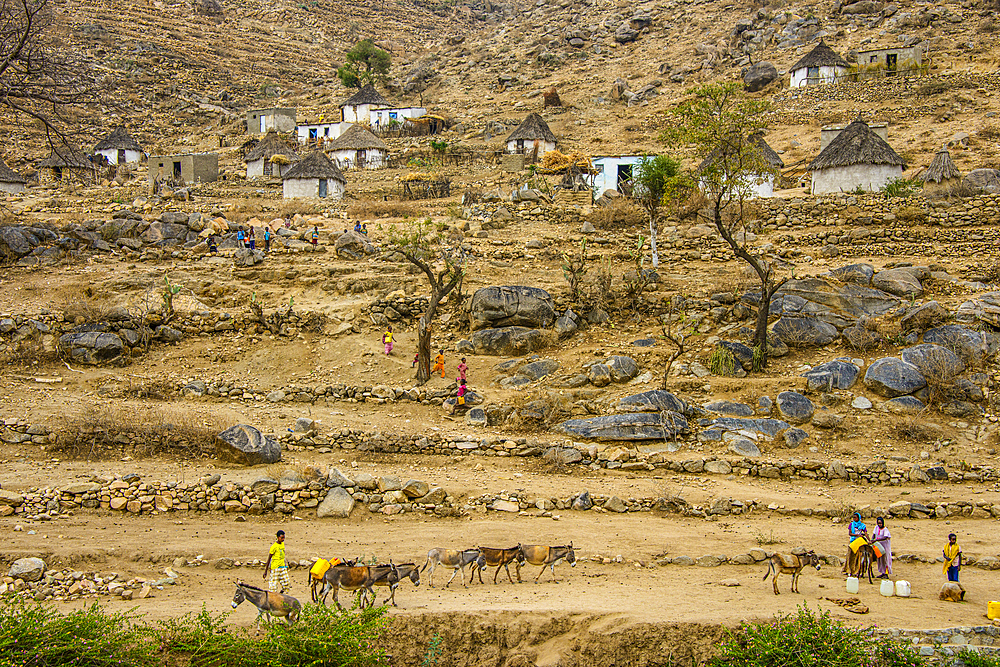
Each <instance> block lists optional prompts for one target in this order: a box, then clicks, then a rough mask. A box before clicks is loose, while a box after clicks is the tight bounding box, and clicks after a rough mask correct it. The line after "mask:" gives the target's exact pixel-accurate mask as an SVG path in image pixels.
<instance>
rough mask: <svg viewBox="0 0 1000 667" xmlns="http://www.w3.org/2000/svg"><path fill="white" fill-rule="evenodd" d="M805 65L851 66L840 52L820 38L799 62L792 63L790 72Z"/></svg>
mask: <svg viewBox="0 0 1000 667" xmlns="http://www.w3.org/2000/svg"><path fill="white" fill-rule="evenodd" d="M803 67H844V68H849V67H850V65H848V64H847V61H846V60H844V59H843V58H842V57H841V56H840V54H838V53H837V52H836V51H834V50H833V49H831V48H830V47H829V46H827V44H826V42H824V41H823V40H822V39H821V40H819V44H817V45H816V48H814V49H813V50H812V51H810V52H809V53H807V54H806V55H804V56H802V58H800V59H799V61H798V62H797V63H795V64H794V65H792V67H791V69H789V71H790V72H794V71H795V70H798V69H802V68H803Z"/></svg>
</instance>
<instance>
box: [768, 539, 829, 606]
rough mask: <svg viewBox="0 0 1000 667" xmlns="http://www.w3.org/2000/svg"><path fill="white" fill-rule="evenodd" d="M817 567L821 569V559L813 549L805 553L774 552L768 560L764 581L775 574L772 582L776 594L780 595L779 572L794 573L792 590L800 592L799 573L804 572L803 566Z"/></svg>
mask: <svg viewBox="0 0 1000 667" xmlns="http://www.w3.org/2000/svg"><path fill="white" fill-rule="evenodd" d="M809 566H812V567H815V568H816V570H817V571H819V566H820V560H819V556H817V555H816V554H815V553H813V551H811V550H810V551H807V552H805V553H804V554H799V555H795V554H774V555H772V556H771V557H770V558H769V559H768V561H767V572H765V573H764V581H767V578H768V577H769V576H771V574H774V578H773V579H772V580H771V583H772V584H774V594H775V595H780V593H779V592H778V575H779V574H790V575H792V592H793V593H798V592H799V575H800V574H802V568H804V567H809Z"/></svg>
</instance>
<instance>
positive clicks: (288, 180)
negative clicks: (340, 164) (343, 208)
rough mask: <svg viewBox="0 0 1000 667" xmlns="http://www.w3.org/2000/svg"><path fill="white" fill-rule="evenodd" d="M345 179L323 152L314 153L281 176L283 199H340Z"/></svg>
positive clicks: (345, 183) (342, 194)
mask: <svg viewBox="0 0 1000 667" xmlns="http://www.w3.org/2000/svg"><path fill="white" fill-rule="evenodd" d="M346 188H347V179H345V178H344V175H343V174H342V173H340V169H338V168H337V165H335V164H334V163H333V162H331V161H330V158H328V157H327V156H326V153H324V152H323V151H314V152H312V153H310V154H309V155H307V156H306V157H304V158H303V159H301V160H299V161H298V162H296V163H295V164H294V165H292V168H291V169H289V170H288V171H286V172H285V174H284V176H282V195H283V196H284V198H285V199H306V198H313V197H318V198H320V199H326V198H329V199H341V198H342V197H343V196H344V191H345V190H346Z"/></svg>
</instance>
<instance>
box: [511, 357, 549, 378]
mask: <svg viewBox="0 0 1000 667" xmlns="http://www.w3.org/2000/svg"><path fill="white" fill-rule="evenodd" d="M557 370H559V362H558V361H556V360H555V359H539V360H538V361H533V362H531V363H530V364H525V365H524V366H521V367H520V368H518V369H517V374H518V375H523V376H524V377H526V378H528V379H529V380H531V381H532V382H534V381H535V380H540V379H541V378H543V377H545V376H546V375H551V374H552V373H555V372H556V371H557Z"/></svg>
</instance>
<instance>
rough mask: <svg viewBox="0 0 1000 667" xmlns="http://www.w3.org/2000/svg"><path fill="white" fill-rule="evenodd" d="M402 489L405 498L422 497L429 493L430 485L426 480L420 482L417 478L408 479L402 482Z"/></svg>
mask: <svg viewBox="0 0 1000 667" xmlns="http://www.w3.org/2000/svg"><path fill="white" fill-rule="evenodd" d="M402 491H403V493H405V494H406V497H407V498H422V497H423V496H426V495H427V494H428V493H430V491H431V487H430V484H428V483H427V482H422V481H420V480H418V479H408V480H406V482H405V483H404V484H403V488H402Z"/></svg>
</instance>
